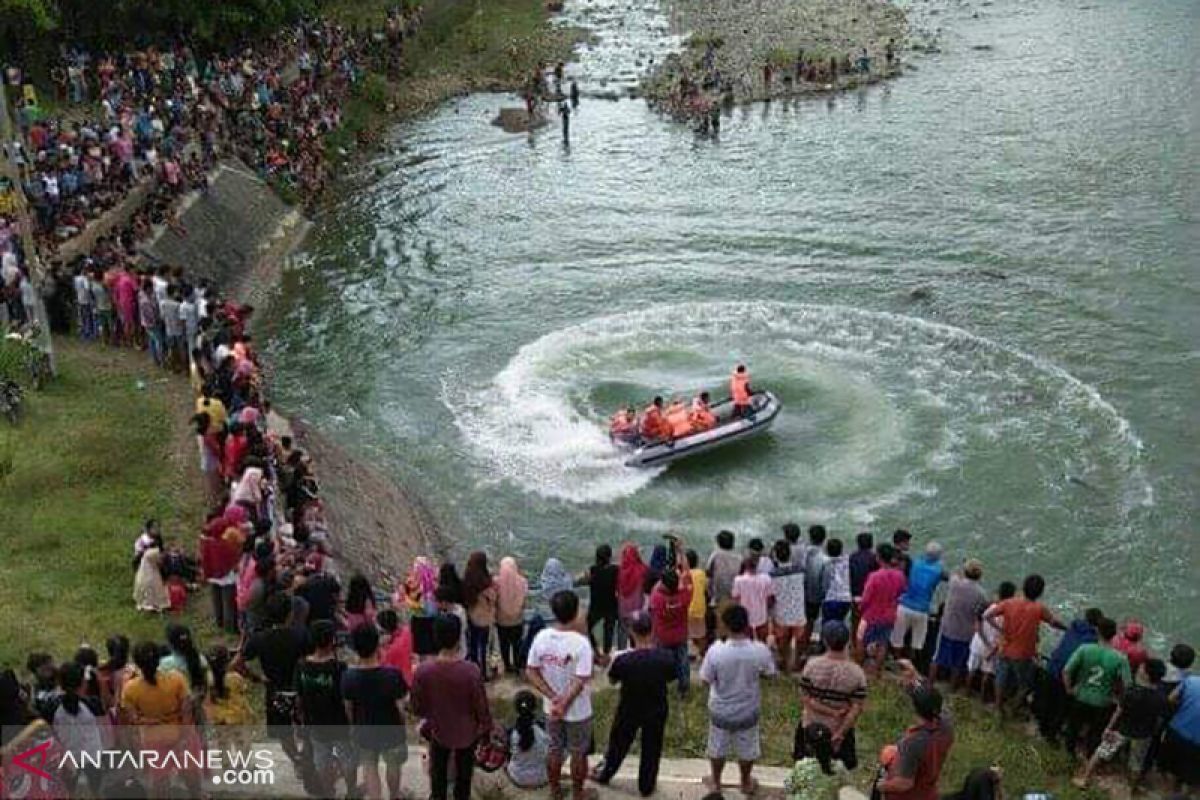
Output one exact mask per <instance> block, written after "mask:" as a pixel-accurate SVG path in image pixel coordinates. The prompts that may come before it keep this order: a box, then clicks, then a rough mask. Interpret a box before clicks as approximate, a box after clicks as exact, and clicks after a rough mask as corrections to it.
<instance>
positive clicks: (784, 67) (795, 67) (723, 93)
mask: <svg viewBox="0 0 1200 800" xmlns="http://www.w3.org/2000/svg"><path fill="white" fill-rule="evenodd" d="M717 48H718V45H717V44H716V43H714V42H711V41H710V42H709V43H707V44H706V46H705V49H704V53H703V54H701V55H699V56H697V57H696V58H694V59H693V60H692V61H691V62H690V63H688V62H687V59H686V57H685V56H683V55H676V56H672V57H670V58H669V59H668V61H667V69H666V71H665V74H664V77H663V78H662V79H661V80H662V81H664V85H665V91H663V92H661V93H658V94H656V95H654V101H655V102H656V103H657V104H658V106H659V107H660V108H661V109H662V110H663V111H665V112H666V113H668V114H670V115H672V116H673V117H675V118H677V119H683V120H691V121H694V122H696V123H697V124H698V126H699V128H700V130H701V131H702V132H704V133H708V132H710V131H711V132H713V133H716V132H718V131H719V130H720V126H721V107H722V106H726V107H728V106H731V105H733V104H734V103H735V102H737V101H738V100H739V99H747V98H751V99H753V98H758V97H762V98H766V99H770V98H772V97H776V96H780V95H783V96H787V95H791V94H800V93H804V92H811V91H821V90H824V91H827V90H830V89H833V88H835V87H838V86H843V85H847V84H849V85H854V84H853V83H852V81H855V80H865V79H869V78H870V77H871V75H872V63H873V59H872V58H871V56H870V55H869V54H868V52H867V48H866V47H860V48H859V50H858V52H857V53H855V54H851V53H842V54H841V56H840V57H839V56H838V55H836V54H834V55H829V56H828V57H827V58H826V56H825V54H823V53H813V52H806V51H805V49H804V48H803V47H801V48H798V49H797V50H796V55H795V58H794V59H791V60H790V61H787V62H785V61H781V60H780V59H779V57H778V55H773V56H772V57H771V58H769V59H767V60H766V61H764V62H763V63H762V67H761V82H759V81H758V80H757V79H756V78H754V77H753V76H751V75H748V74H747V75H740V76H732V75H728V74H724V73H722V71H721V69H720V68H719V67H718V66H717V63H716V62H717V59H716V52H717ZM881 49H882V55H883V67H884V73H885V74H890V73H892V72H893V71H894V70H895V69H896V68H897V67H898V65H899V61H898V57H897V52H896V42H895V40H894V39H889V40H888V41H887V43H886V44H885V45H883V46H882V48H881ZM875 70H876V72H878V71H879V68H878V66H876V67H875Z"/></svg>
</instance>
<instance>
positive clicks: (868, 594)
mask: <svg viewBox="0 0 1200 800" xmlns="http://www.w3.org/2000/svg"><path fill="white" fill-rule="evenodd" d="M878 555H879V564H880V568H879V569H877V570H875V571H874V572H872V573H871V574H870V576H869V577H868V578H867V582H866V584H865V585H864V586H863V594H862V599H861V600H860V601H859V612H860V614H861V616H862V622H860V623H859V634H858V638H859V640H860V642H861V646H860V648H859V651H860V652H863V653H865V654H866V655H865V658H864V666H865V667H866V669H867V671H868V672H870V673H872V674H876V675H877V674H879V670H880V669H881V668H882V667H883V662H884V660H885V659H886V658H887V652H888V643H889V642H890V641H891V638H892V627H893V626H894V625H895V624H896V608H897V606H898V605H899V604H900V595H902V594H904V590H905V589H907V588H908V580H907V579H906V578H905V577H904V573H903V572H901V571H900V567H899V564H898V560H897V552H896V548H895V547H893V546H892V545H890V544H888V543H887V542H884V543H883V544H881V545H879V553H878Z"/></svg>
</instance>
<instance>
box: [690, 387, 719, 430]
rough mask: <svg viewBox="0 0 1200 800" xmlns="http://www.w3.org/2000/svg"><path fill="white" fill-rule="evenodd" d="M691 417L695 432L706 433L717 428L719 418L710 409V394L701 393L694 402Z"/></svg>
mask: <svg viewBox="0 0 1200 800" xmlns="http://www.w3.org/2000/svg"><path fill="white" fill-rule="evenodd" d="M689 416H690V418H691V420H692V430H693V431H706V430H709V429H710V428H714V427H716V424H717V417H716V415H714V414H713V413H712V410H711V409H710V408H709V407H708V392H701V393H700V396H699V397H697V398H696V399H695V400H693V401H692V410H691V413H690V415H689Z"/></svg>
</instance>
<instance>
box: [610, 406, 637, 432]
mask: <svg viewBox="0 0 1200 800" xmlns="http://www.w3.org/2000/svg"><path fill="white" fill-rule="evenodd" d="M637 427H638V425H637V411H635V410H633V409H632V408H623V409H621V410H620V411H618V412H617V413H615V414H613V416H612V421H611V422H610V423H609V426H608V432H609V435H611V436H613V437H614V438H617V439H627V438H629V437H631V436H635V435H636V434H637Z"/></svg>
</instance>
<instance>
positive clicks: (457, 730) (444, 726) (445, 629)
mask: <svg viewBox="0 0 1200 800" xmlns="http://www.w3.org/2000/svg"><path fill="white" fill-rule="evenodd" d="M468 569H469V568H468ZM458 626H459V621H458V618H457V617H449V616H439V617H437V619H435V620H434V623H433V637H434V640H435V641H436V642H437V644H438V655H437V657H436V658H435V659H433V660H432V661H426V662H425V663H424V664H422V665H421V666H419V667H418V668H417V673H416V677H415V678H414V680H413V690H412V711H413V713H414V714H416V715H417V716H419V717H421V718H423V719H425V720H426V721H427V722H428V725H429V742H430V748H429V750H430V767H429V782H430V795H429V796H430V797H431V798H432V800H446V794H447V792H446V790H447V787H448V786H449V778H450V769H451V763H453V765H454V766H453V769H454V800H470V797H471V779H472V776H473V774H474V771H475V742H476V741H478V740H479V738H480V737H482V736H484V735H485V734H486V733H487V732H488V731H489V730H491V727H492V712H491V707H490V706H489V705H488V698H487V694H486V693H485V692H484V687H483V672H482V671H481V670H480V669H479V667H478V666H477V665H476V664H475V663H473V662H471V661H464V660H463V659H462V657H461V655H460V654H459V652H458V643H459V640H460V639H461V638H462V632H461V631H459V629H458ZM395 796H396V795H395V794H392V795H391V797H395Z"/></svg>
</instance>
